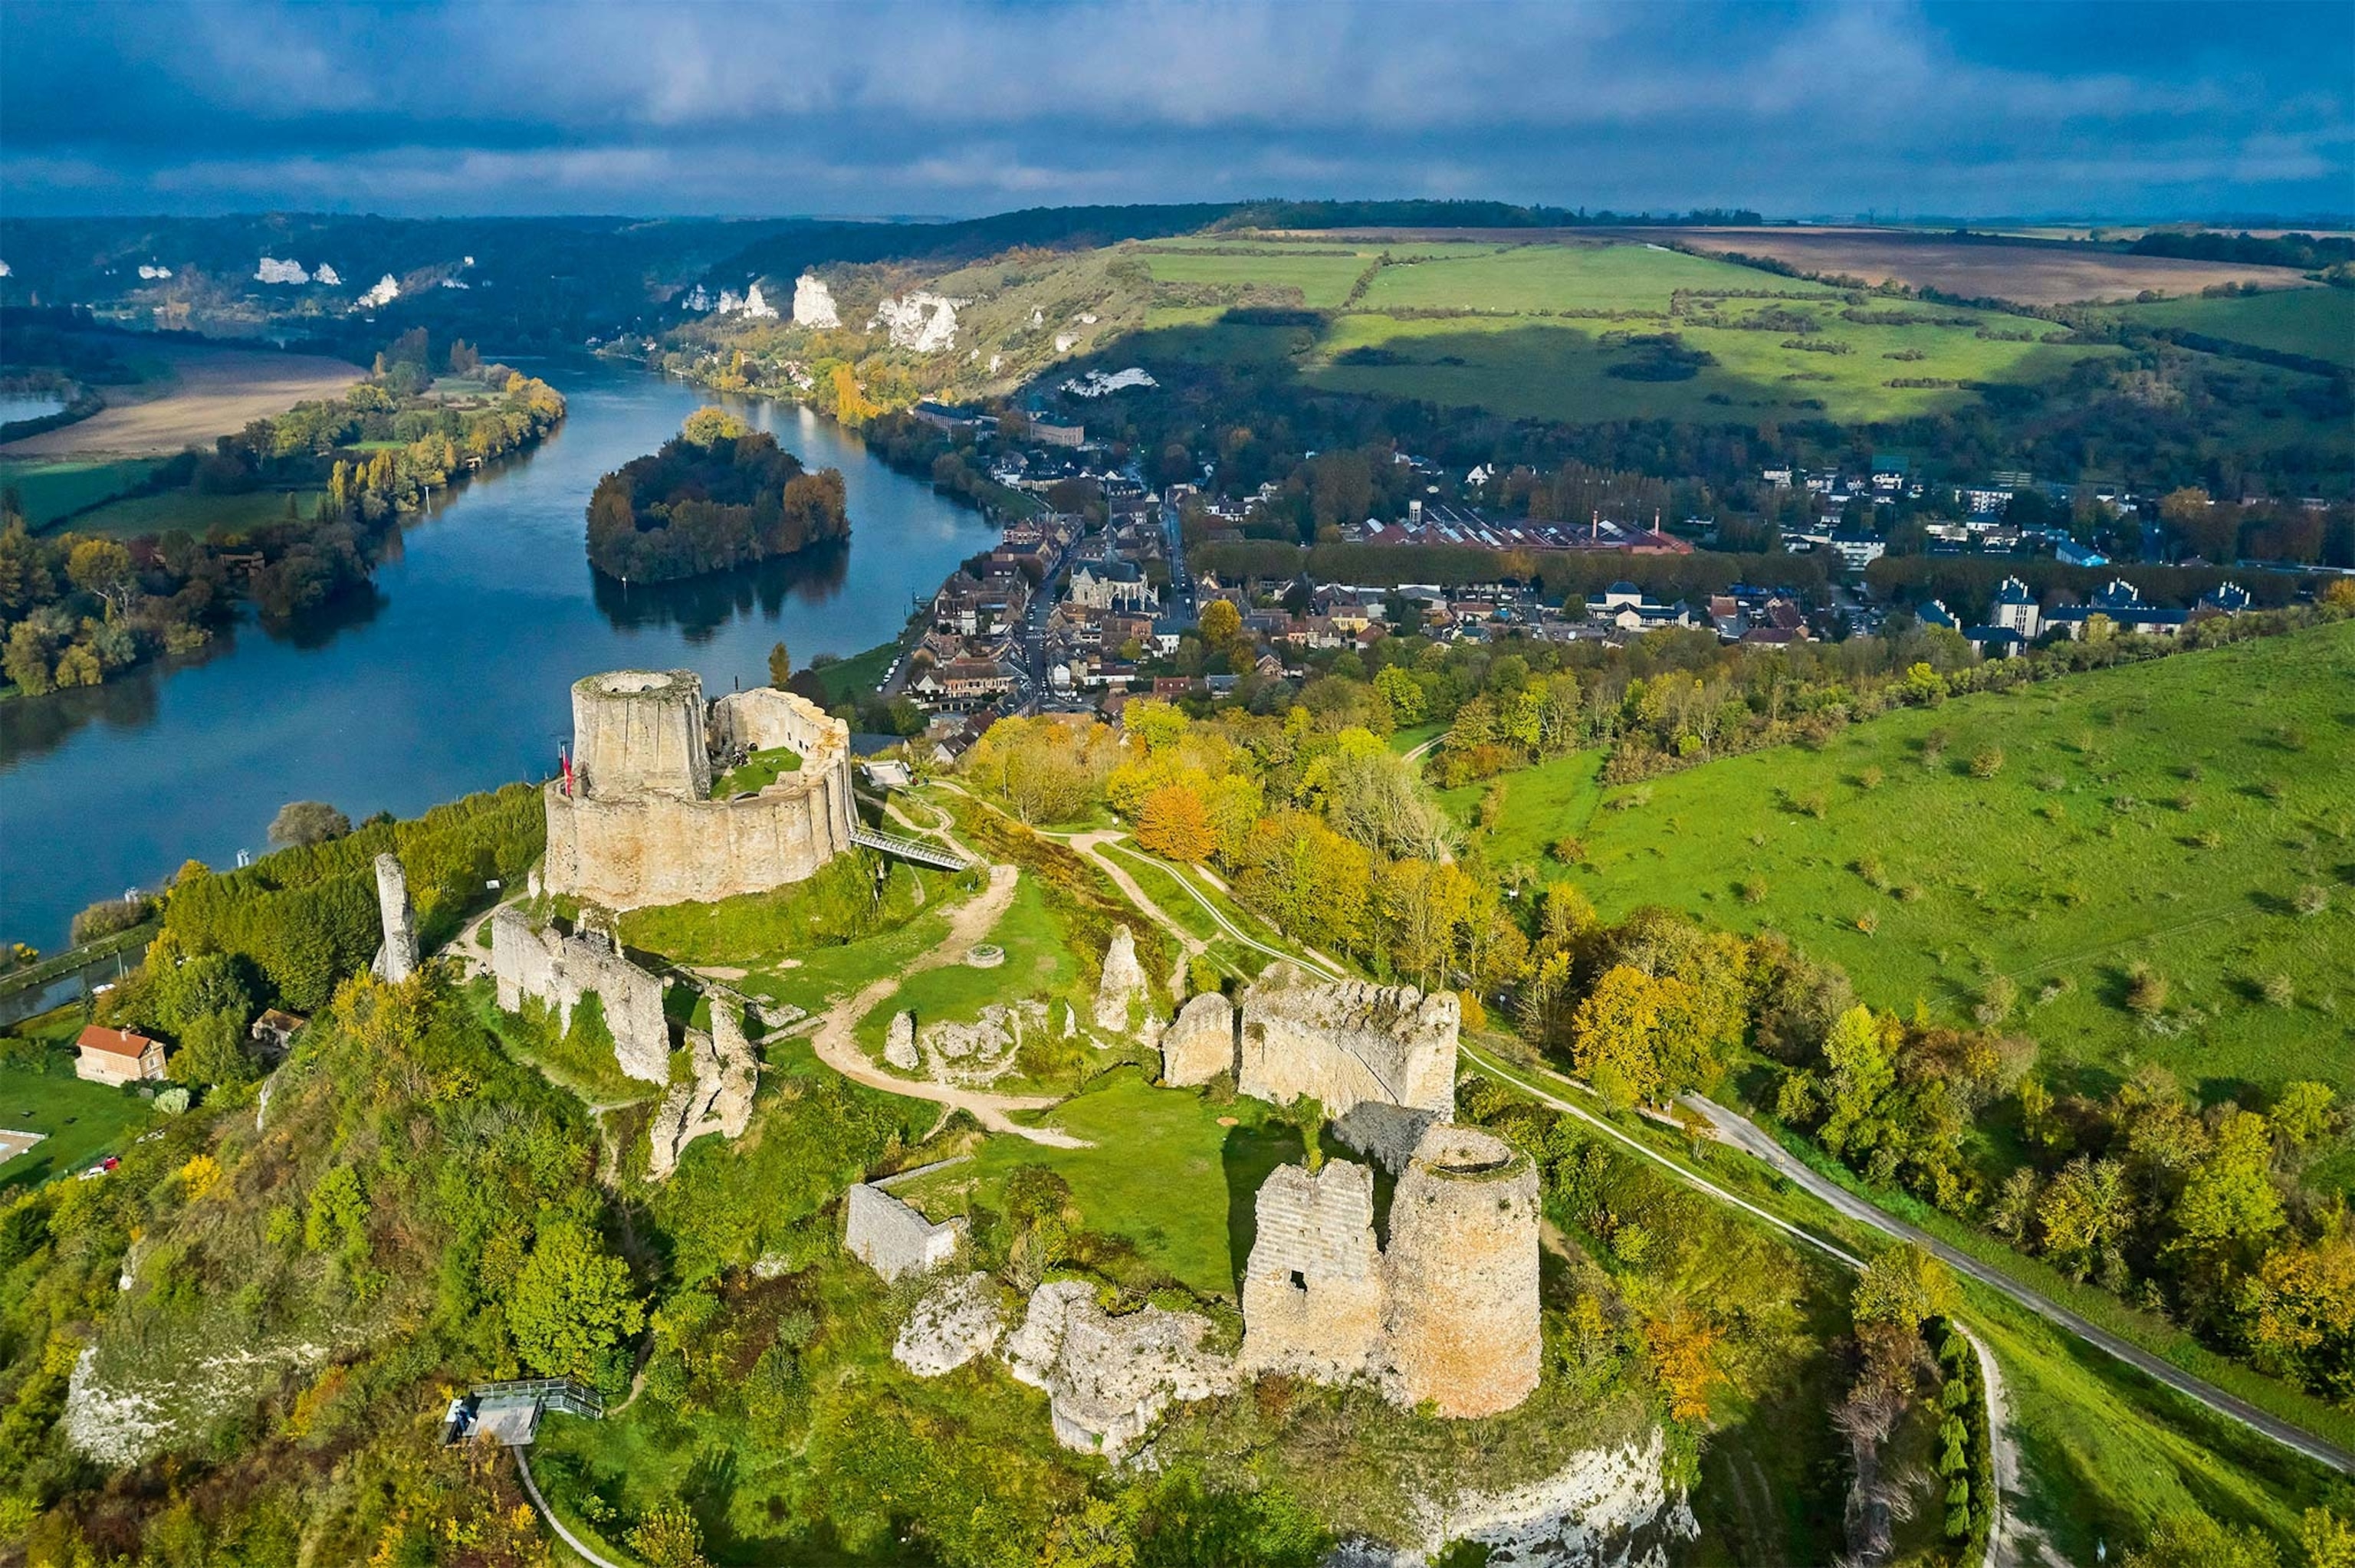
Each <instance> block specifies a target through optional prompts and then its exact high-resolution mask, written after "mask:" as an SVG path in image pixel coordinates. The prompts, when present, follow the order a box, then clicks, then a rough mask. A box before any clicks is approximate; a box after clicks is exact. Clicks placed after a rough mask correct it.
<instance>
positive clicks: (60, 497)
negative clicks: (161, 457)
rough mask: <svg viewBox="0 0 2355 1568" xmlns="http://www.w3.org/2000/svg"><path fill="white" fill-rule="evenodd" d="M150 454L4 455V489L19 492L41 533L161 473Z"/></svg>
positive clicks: (30, 522) (30, 523) (0, 466)
mask: <svg viewBox="0 0 2355 1568" xmlns="http://www.w3.org/2000/svg"><path fill="white" fill-rule="evenodd" d="M154 471H155V464H154V463H153V462H150V461H147V460H146V459H144V458H127V459H121V460H108V459H103V458H0V489H5V490H13V491H15V492H16V501H17V503H18V504H19V505H20V506H22V507H23V509H24V514H25V525H26V526H27V527H28V528H30V529H32V530H33V531H34V532H35V533H38V532H40V531H41V530H42V529H43V528H46V527H48V525H49V524H52V523H54V522H56V521H57V520H58V519H59V518H60V517H63V516H65V515H66V514H69V513H72V512H78V511H80V509H81V508H83V507H85V506H91V505H94V504H96V503H99V502H101V501H105V500H107V499H109V498H111V497H112V496H117V495H121V494H122V493H123V492H125V491H127V490H131V489H133V488H134V487H136V486H137V485H139V484H140V483H141V482H144V480H145V479H146V477H147V476H148V475H149V474H150V473H152V472H154Z"/></svg>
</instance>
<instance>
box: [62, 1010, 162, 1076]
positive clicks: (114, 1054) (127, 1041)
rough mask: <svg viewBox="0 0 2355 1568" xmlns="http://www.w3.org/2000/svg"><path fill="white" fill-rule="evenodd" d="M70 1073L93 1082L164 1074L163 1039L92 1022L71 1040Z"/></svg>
mask: <svg viewBox="0 0 2355 1568" xmlns="http://www.w3.org/2000/svg"><path fill="white" fill-rule="evenodd" d="M74 1053H75V1054H74V1076H76V1077H78V1078H85V1079H88V1080H89V1081H90V1082H91V1083H93V1084H135V1083H139V1082H141V1081H142V1080H144V1079H152V1078H160V1077H162V1076H163V1075H164V1043H163V1042H162V1041H160V1040H150V1039H148V1038H147V1036H145V1035H144V1034H133V1033H127V1032H125V1031H123V1030H120V1029H108V1028H105V1027H104V1026H102V1025H101V1024H96V1023H92V1024H91V1025H89V1026H88V1027H86V1028H84V1029H83V1030H82V1032H81V1033H80V1035H79V1036H78V1037H77V1038H76V1039H75V1041H74Z"/></svg>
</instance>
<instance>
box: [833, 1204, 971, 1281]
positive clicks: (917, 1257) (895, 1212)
mask: <svg viewBox="0 0 2355 1568" xmlns="http://www.w3.org/2000/svg"><path fill="white" fill-rule="evenodd" d="M843 1208H844V1212H845V1214H846V1224H845V1228H844V1231H843V1237H842V1245H843V1248H844V1250H846V1251H847V1252H848V1253H849V1254H850V1255H851V1256H853V1257H855V1258H857V1259H858V1260H859V1261H860V1262H861V1263H864V1264H865V1265H867V1266H868V1267H869V1268H871V1269H873V1270H874V1271H875V1272H876V1273H878V1274H879V1275H881V1276H882V1277H884V1278H886V1279H897V1278H899V1277H900V1276H901V1275H905V1274H923V1273H926V1272H928V1271H930V1270H932V1269H935V1268H938V1267H940V1266H942V1265H943V1264H944V1263H946V1262H948V1261H949V1260H950V1259H951V1258H953V1257H954V1256H955V1255H956V1248H957V1243H958V1242H959V1241H961V1240H963V1239H964V1233H965V1222H964V1217H963V1216H961V1215H960V1216H959V1217H957V1218H955V1219H953V1220H948V1221H944V1222H943V1223H942V1224H937V1225H936V1224H932V1222H931V1221H930V1220H927V1219H926V1218H924V1216H923V1215H922V1214H920V1213H917V1212H916V1211H915V1210H913V1209H911V1208H910V1207H909V1206H908V1205H907V1204H905V1203H903V1202H900V1200H899V1199H897V1198H895V1197H893V1196H891V1194H890V1193H889V1192H885V1191H883V1189H882V1188H880V1187H870V1186H868V1184H867V1183H866V1182H864V1181H861V1182H859V1183H858V1185H857V1186H855V1187H853V1188H851V1189H850V1191H849V1192H848V1193H847V1194H846V1195H845V1197H844V1202H843Z"/></svg>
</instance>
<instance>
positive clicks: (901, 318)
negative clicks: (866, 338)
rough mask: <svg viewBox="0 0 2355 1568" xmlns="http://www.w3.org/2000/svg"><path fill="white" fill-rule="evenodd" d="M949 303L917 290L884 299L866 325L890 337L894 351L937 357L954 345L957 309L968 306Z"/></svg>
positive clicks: (947, 300)
mask: <svg viewBox="0 0 2355 1568" xmlns="http://www.w3.org/2000/svg"><path fill="white" fill-rule="evenodd" d="M968 303H970V301H966V300H952V299H950V298H949V297H948V296H947V295H945V294H935V293H933V292H932V291H930V290H927V289H918V290H915V291H912V292H910V293H906V294H899V295H892V296H889V297H887V298H886V299H885V300H884V301H883V302H882V303H881V304H879V305H878V306H876V307H875V315H874V318H873V319H872V320H870V321H869V322H868V323H867V330H868V331H869V332H873V331H874V330H875V329H876V328H878V327H881V328H882V329H883V330H884V331H885V332H886V333H888V334H890V339H891V346H892V347H894V348H907V349H913V350H914V351H915V352H917V353H918V354H938V353H939V352H941V351H942V350H943V349H947V348H954V347H955V346H956V329H957V319H956V313H957V307H958V306H959V305H963V304H968Z"/></svg>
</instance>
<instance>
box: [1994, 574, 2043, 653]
mask: <svg viewBox="0 0 2355 1568" xmlns="http://www.w3.org/2000/svg"><path fill="white" fill-rule="evenodd" d="M1987 619H1988V620H1989V621H1990V622H1992V623H1993V624H1994V625H1996V626H1998V627H2001V628H2002V629H2003V630H2007V631H2012V632H2016V633H2018V634H2019V636H2020V638H2021V639H2023V640H2024V641H2030V642H2032V641H2035V640H2036V634H2037V633H2038V632H2039V631H2041V630H2043V627H2044V617H2043V612H2042V610H2041V609H2040V608H2039V607H2038V605H2037V602H2036V596H2035V595H2034V594H2032V593H2030V592H2029V591H2028V585H2027V584H2026V583H2024V582H2021V581H2020V580H2019V578H2018V577H2006V578H2004V579H2003V581H2002V583H2001V584H1999V585H1998V587H1997V588H1996V590H1995V607H1994V609H1993V611H1992V612H1991V613H1990V614H1989V616H1988V618H1987Z"/></svg>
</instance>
